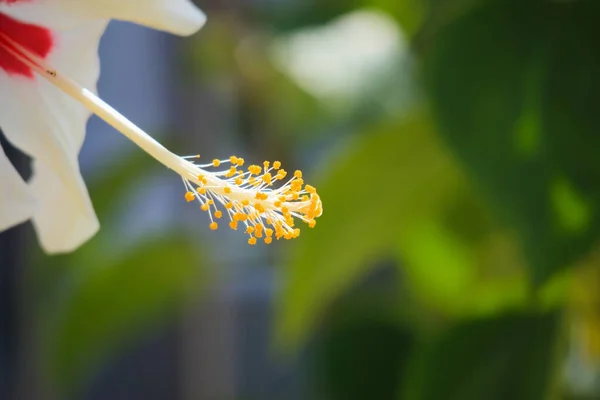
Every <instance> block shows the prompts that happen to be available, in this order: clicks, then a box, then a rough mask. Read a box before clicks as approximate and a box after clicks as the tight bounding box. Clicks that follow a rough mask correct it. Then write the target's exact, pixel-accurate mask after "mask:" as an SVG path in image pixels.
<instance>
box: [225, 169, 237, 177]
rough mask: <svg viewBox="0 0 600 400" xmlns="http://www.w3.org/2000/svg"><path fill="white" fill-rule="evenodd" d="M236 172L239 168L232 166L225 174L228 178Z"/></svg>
mask: <svg viewBox="0 0 600 400" xmlns="http://www.w3.org/2000/svg"><path fill="white" fill-rule="evenodd" d="M236 172H237V169H235V167H230V168H229V171H227V173H226V174H225V176H226V177H227V178H231V177H232V176H234V175H235V173H236Z"/></svg>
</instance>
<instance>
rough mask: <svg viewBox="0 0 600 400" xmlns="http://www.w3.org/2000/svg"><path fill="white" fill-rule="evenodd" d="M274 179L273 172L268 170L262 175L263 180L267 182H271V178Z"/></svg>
mask: <svg viewBox="0 0 600 400" xmlns="http://www.w3.org/2000/svg"><path fill="white" fill-rule="evenodd" d="M272 179H273V177H272V176H271V174H270V173H269V172H267V173H266V174H264V175H263V176H262V180H263V182H265V183H271V180H272Z"/></svg>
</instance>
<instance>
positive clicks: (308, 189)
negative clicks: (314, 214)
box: [304, 185, 317, 194]
mask: <svg viewBox="0 0 600 400" xmlns="http://www.w3.org/2000/svg"><path fill="white" fill-rule="evenodd" d="M304 190H306V191H307V192H308V193H310V194H315V193H317V189H315V187H314V186H311V185H306V186H304Z"/></svg>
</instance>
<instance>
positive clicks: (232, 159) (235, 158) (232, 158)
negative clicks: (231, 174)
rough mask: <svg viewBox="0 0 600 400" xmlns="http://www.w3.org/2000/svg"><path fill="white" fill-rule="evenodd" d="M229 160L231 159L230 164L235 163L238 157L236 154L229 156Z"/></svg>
mask: <svg viewBox="0 0 600 400" xmlns="http://www.w3.org/2000/svg"><path fill="white" fill-rule="evenodd" d="M229 161H231V163H232V164H237V162H238V158H237V157H236V156H231V157H229Z"/></svg>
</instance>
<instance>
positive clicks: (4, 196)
mask: <svg viewBox="0 0 600 400" xmlns="http://www.w3.org/2000/svg"><path fill="white" fill-rule="evenodd" d="M110 19H119V20H126V21H132V22H135V23H139V24H143V25H146V26H150V27H153V28H156V29H161V30H165V31H168V32H172V33H174V34H179V35H189V34H192V33H194V32H196V31H197V30H198V29H200V27H201V26H202V25H203V24H204V21H205V17H204V14H202V12H201V11H200V10H198V9H197V8H196V7H195V6H194V5H193V4H192V3H191V2H190V1H189V0H126V1H124V0H0V93H1V94H0V128H1V129H2V131H3V132H4V135H5V136H6V138H7V139H8V141H9V142H10V143H11V144H12V145H14V146H15V147H17V148H18V149H20V150H21V151H23V152H24V153H25V154H27V155H29V156H30V157H31V158H32V160H33V165H32V170H33V176H32V178H31V179H30V180H29V182H24V181H23V180H22V179H21V177H20V176H19V174H18V173H17V171H16V170H15V169H14V167H13V166H12V165H11V163H10V162H9V161H8V159H7V157H6V155H5V154H4V153H3V151H2V150H1V149H0V179H2V185H3V188H2V190H1V191H0V230H4V229H7V228H9V227H11V226H13V225H15V224H18V223H21V222H23V221H26V220H29V219H31V220H32V221H33V225H34V227H35V230H36V232H37V235H38V238H39V241H40V243H41V246H42V248H43V249H44V250H45V251H46V252H49V253H59V252H68V251H72V250H74V249H76V248H77V247H78V246H80V245H81V244H83V243H84V242H85V241H87V240H88V239H89V238H90V237H92V236H93V235H94V234H95V233H96V231H97V230H98V228H99V223H98V220H97V218H96V215H95V212H94V209H93V206H92V203H91V201H90V198H89V195H88V192H87V189H86V187H85V183H84V181H83V179H82V177H81V174H80V171H79V164H78V154H79V150H80V149H81V146H82V144H83V140H84V137H85V125H86V121H87V119H88V118H89V116H90V113H95V114H96V115H98V116H99V117H100V118H102V119H104V120H105V121H106V122H107V123H109V124H110V125H112V126H113V127H114V128H115V129H117V130H118V131H119V132H121V133H123V134H124V135H125V136H127V137H128V138H129V139H131V140H132V141H133V142H135V143H136V144H137V145H138V146H139V147H140V148H142V149H143V150H144V151H146V152H147V153H148V154H150V155H151V156H153V157H154V158H155V159H157V160H158V161H160V162H161V163H163V164H164V165H165V166H167V167H168V168H170V169H172V170H173V171H175V172H176V173H178V174H179V175H180V176H181V177H182V179H183V182H184V185H185V187H186V193H185V199H186V200H187V201H188V202H191V201H198V202H199V204H200V208H201V209H202V210H204V211H206V212H207V213H208V215H209V219H210V221H211V222H210V228H211V229H213V230H214V229H217V228H218V222H217V220H219V219H221V218H222V217H223V216H225V215H226V216H227V218H228V219H229V226H230V227H231V228H232V229H237V228H238V224H242V225H243V226H244V227H245V228H246V229H245V232H246V233H247V234H248V235H249V236H250V237H249V239H248V242H249V243H250V244H255V243H256V241H257V238H264V241H265V242H266V243H270V242H271V241H272V237H273V236H275V237H276V238H277V239H279V238H286V239H291V238H293V237H296V236H298V235H299V230H298V229H297V228H294V217H295V218H299V219H301V220H303V221H305V222H306V223H307V224H309V226H311V227H312V226H314V225H315V221H314V219H315V218H316V217H318V216H320V215H321V212H322V207H321V201H320V199H319V196H318V195H317V194H316V191H315V189H314V188H313V187H312V186H310V185H305V186H304V182H303V180H302V174H301V172H300V171H296V173H295V174H294V176H293V177H292V178H291V179H289V180H287V182H285V183H283V184H282V185H279V187H277V188H274V186H273V184H274V183H275V182H276V181H278V180H283V179H284V178H285V177H286V175H287V172H286V171H285V170H283V169H282V168H281V163H279V162H273V163H272V164H271V163H269V162H265V163H264V170H263V167H261V166H257V165H251V166H250V167H249V168H248V169H247V171H242V170H241V169H238V168H239V167H241V166H242V165H243V164H244V161H243V159H241V158H238V157H235V156H232V157H230V158H228V159H225V160H213V161H212V162H211V163H208V164H204V165H198V164H196V163H195V161H196V160H197V159H198V158H199V156H196V155H194V156H188V157H179V156H177V155H175V154H173V153H171V152H170V151H169V150H167V149H166V148H164V147H163V146H162V145H161V144H159V143H158V142H156V141H155V140H154V139H152V138H151V137H150V136H149V135H148V134H146V133H145V132H144V131H142V130H141V129H140V128H138V127H137V126H136V125H134V124H133V123H132V122H130V121H129V120H127V119H126V118H125V117H124V116H122V115H121V114H119V113H118V112H117V111H115V110H114V109H113V108H111V107H110V106H109V105H108V104H106V103H104V102H103V101H102V100H101V99H99V98H98V97H97V96H96V95H95V94H94V91H95V90H94V88H95V84H96V81H97V79H98V75H99V62H98V56H97V49H98V43H99V40H100V37H101V36H102V34H103V32H104V30H105V28H106V25H107V23H108V22H109V20H110ZM226 164H229V165H228V167H227V169H225V170H218V168H219V167H220V166H221V165H226Z"/></svg>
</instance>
